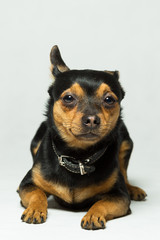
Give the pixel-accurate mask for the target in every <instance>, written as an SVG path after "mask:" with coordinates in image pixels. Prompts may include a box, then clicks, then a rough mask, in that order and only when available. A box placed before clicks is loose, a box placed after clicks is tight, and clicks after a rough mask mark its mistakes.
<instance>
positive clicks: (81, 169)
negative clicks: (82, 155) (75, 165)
mask: <svg viewBox="0 0 160 240" xmlns="http://www.w3.org/2000/svg"><path fill="white" fill-rule="evenodd" d="M79 169H80V173H81V175H84V174H87V172H86V171H85V169H84V165H83V164H82V163H81V162H79Z"/></svg>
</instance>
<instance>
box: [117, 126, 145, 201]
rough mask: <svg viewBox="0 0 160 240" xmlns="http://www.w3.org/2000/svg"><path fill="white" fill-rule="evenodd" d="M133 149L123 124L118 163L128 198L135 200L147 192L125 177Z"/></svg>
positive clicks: (139, 199) (140, 198)
mask: <svg viewBox="0 0 160 240" xmlns="http://www.w3.org/2000/svg"><path fill="white" fill-rule="evenodd" d="M132 149H133V142H132V140H131V138H130V136H129V134H128V131H127V129H126V127H125V126H123V141H122V143H121V146H120V150H119V165H120V171H121V173H122V175H123V177H124V180H125V183H126V186H127V189H128V192H129V194H130V198H131V199H132V200H135V201H141V200H143V199H145V197H146V196H147V194H146V193H145V191H144V190H143V189H141V188H139V187H136V186H132V185H131V184H130V183H129V181H128V177H127V168H128V163H129V159H130V156H131V153H132Z"/></svg>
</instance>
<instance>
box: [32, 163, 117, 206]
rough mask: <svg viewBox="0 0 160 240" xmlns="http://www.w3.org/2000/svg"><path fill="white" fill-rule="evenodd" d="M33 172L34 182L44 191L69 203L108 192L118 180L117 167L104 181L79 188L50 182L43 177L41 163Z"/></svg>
mask: <svg viewBox="0 0 160 240" xmlns="http://www.w3.org/2000/svg"><path fill="white" fill-rule="evenodd" d="M32 173H33V181H34V184H35V185H36V186H37V187H39V188H40V189H42V190H43V191H44V192H47V193H49V194H53V195H55V196H57V197H59V198H61V199H63V200H64V201H65V202H68V203H79V202H82V201H84V200H86V199H89V198H91V197H94V196H95V195H97V194H103V193H106V192H108V191H109V190H110V189H111V188H112V187H113V185H114V184H115V182H116V180H117V175H118V170H117V169H115V170H114V171H113V173H112V174H111V176H110V177H109V178H108V179H107V180H105V181H104V182H100V183H99V184H97V185H91V186H88V187H85V188H77V189H76V188H75V189H70V188H68V187H66V186H63V185H60V184H58V183H53V182H48V181H47V180H45V179H44V178H43V176H42V174H41V170H40V166H39V165H38V166H36V167H34V168H33V171H32Z"/></svg>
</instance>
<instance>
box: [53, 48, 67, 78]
mask: <svg viewBox="0 0 160 240" xmlns="http://www.w3.org/2000/svg"><path fill="white" fill-rule="evenodd" d="M50 61H51V68H50V69H51V72H52V74H53V76H54V77H56V76H57V75H58V74H59V73H62V72H66V71H69V70H70V69H69V68H68V67H67V66H66V64H65V63H64V61H63V59H62V57H61V54H60V51H59V49H58V46H57V45H55V46H53V47H52V49H51V52H50Z"/></svg>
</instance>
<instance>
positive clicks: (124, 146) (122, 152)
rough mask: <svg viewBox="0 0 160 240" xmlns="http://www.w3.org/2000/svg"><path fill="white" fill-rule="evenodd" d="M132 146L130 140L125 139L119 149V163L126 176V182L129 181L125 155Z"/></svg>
mask: <svg viewBox="0 0 160 240" xmlns="http://www.w3.org/2000/svg"><path fill="white" fill-rule="evenodd" d="M130 148H131V146H130V144H129V142H128V141H123V142H122V144H121V146H120V150H119V164H120V171H121V173H122V175H123V177H124V180H125V182H126V183H127V182H128V180H127V169H126V166H125V156H126V152H127V151H128V150H130Z"/></svg>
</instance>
